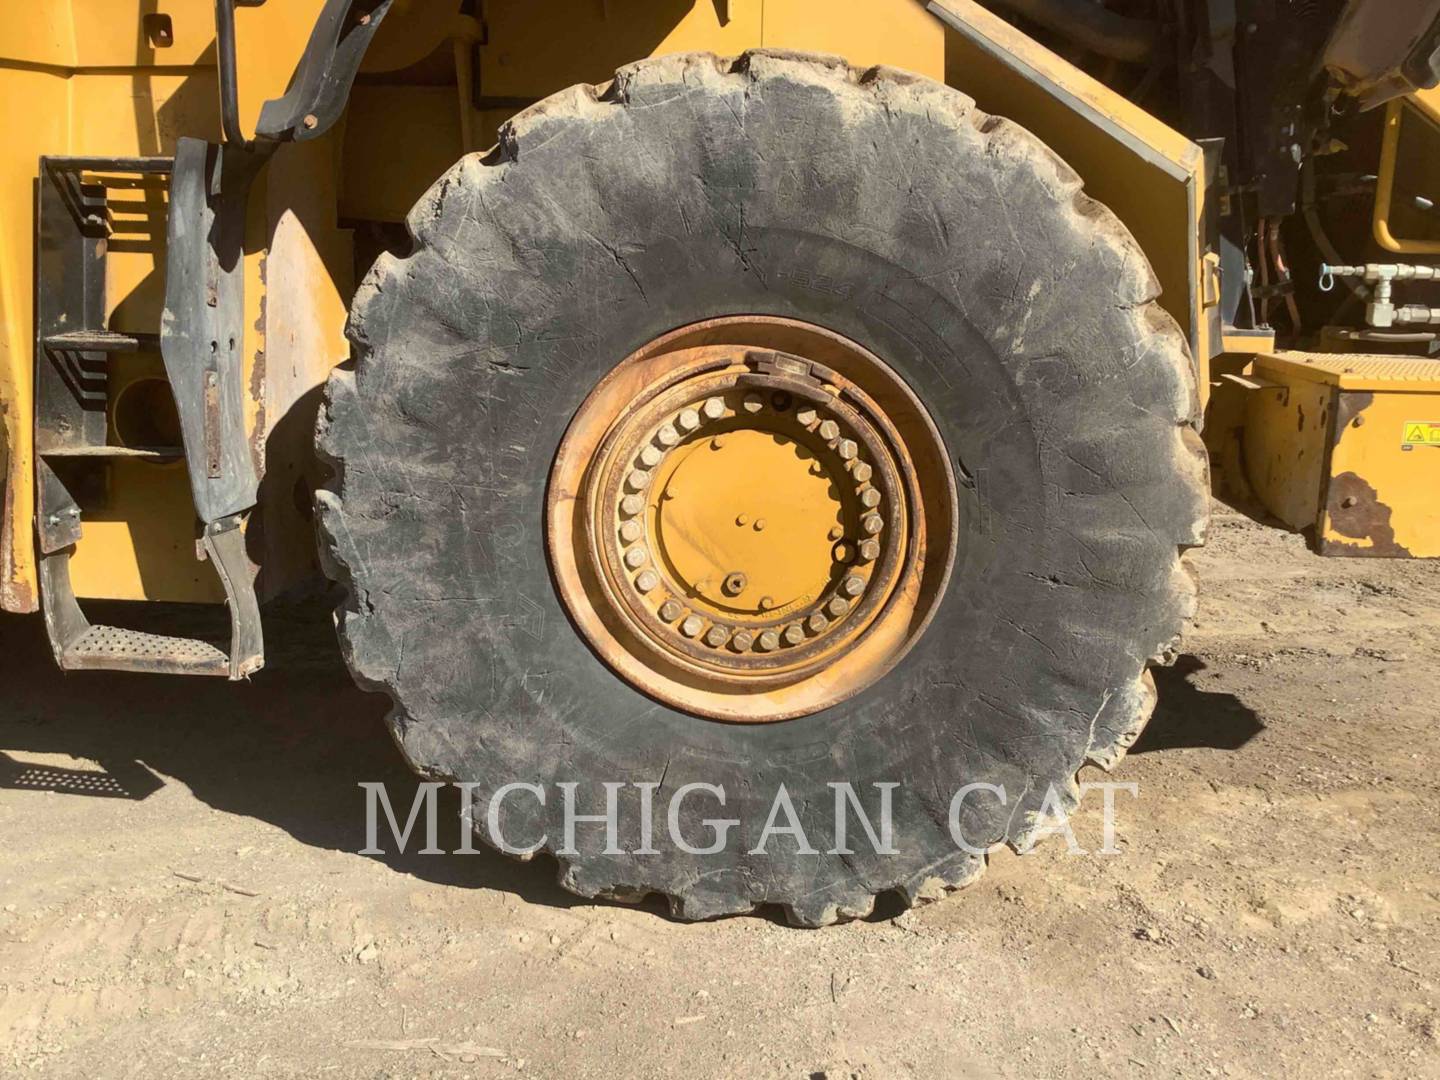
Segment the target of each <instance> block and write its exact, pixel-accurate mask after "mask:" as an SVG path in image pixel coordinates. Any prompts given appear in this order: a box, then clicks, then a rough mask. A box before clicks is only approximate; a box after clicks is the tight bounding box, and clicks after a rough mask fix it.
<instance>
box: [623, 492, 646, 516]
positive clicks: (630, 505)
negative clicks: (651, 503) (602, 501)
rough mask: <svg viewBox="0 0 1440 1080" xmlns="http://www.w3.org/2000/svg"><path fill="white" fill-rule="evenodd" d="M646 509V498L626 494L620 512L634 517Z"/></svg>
mask: <svg viewBox="0 0 1440 1080" xmlns="http://www.w3.org/2000/svg"><path fill="white" fill-rule="evenodd" d="M644 509H645V500H644V499H642V498H641V497H640V496H639V495H626V496H625V498H623V499H621V500H620V512H621V513H622V514H628V515H630V516H631V517H634V516H635V515H636V514H638V513H640V511H641V510H644Z"/></svg>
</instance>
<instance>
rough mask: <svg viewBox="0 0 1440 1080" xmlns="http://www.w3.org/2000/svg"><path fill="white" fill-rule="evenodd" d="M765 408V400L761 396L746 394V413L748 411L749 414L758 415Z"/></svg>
mask: <svg viewBox="0 0 1440 1080" xmlns="http://www.w3.org/2000/svg"><path fill="white" fill-rule="evenodd" d="M764 407H765V400H764V399H763V398H762V397H761V396H760V395H759V394H746V395H745V411H746V412H748V413H758V412H759V411H760V410H761V409H763V408H764Z"/></svg>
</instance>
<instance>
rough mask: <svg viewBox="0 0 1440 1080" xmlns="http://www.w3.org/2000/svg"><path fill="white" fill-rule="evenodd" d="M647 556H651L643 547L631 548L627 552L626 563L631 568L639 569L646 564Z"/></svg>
mask: <svg viewBox="0 0 1440 1080" xmlns="http://www.w3.org/2000/svg"><path fill="white" fill-rule="evenodd" d="M647 558H649V555H647V554H646V552H645V549H644V548H643V547H637V548H631V549H630V550H629V551H627V552H625V565H626V566H628V567H629V568H630V569H631V570H639V569H640V567H642V566H644V565H645V560H646V559H647Z"/></svg>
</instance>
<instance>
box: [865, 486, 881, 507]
mask: <svg viewBox="0 0 1440 1080" xmlns="http://www.w3.org/2000/svg"><path fill="white" fill-rule="evenodd" d="M860 502H861V505H863V506H864V507H865V508H866V509H867V510H874V509H875V507H877V506H879V505H880V489H879V488H873V487H872V488H866V489H865V490H864V491H862V492H860Z"/></svg>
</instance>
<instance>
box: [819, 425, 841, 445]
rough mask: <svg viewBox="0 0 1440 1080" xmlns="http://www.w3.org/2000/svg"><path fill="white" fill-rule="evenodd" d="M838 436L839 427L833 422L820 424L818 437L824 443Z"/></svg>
mask: <svg viewBox="0 0 1440 1080" xmlns="http://www.w3.org/2000/svg"><path fill="white" fill-rule="evenodd" d="M839 434H840V425H839V424H837V423H836V422H835V421H834V420H824V421H821V424H820V437H821V438H822V439H824V440H825V441H826V442H829V441H830V440H831V439H834V438H836V437H837V436H839Z"/></svg>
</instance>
